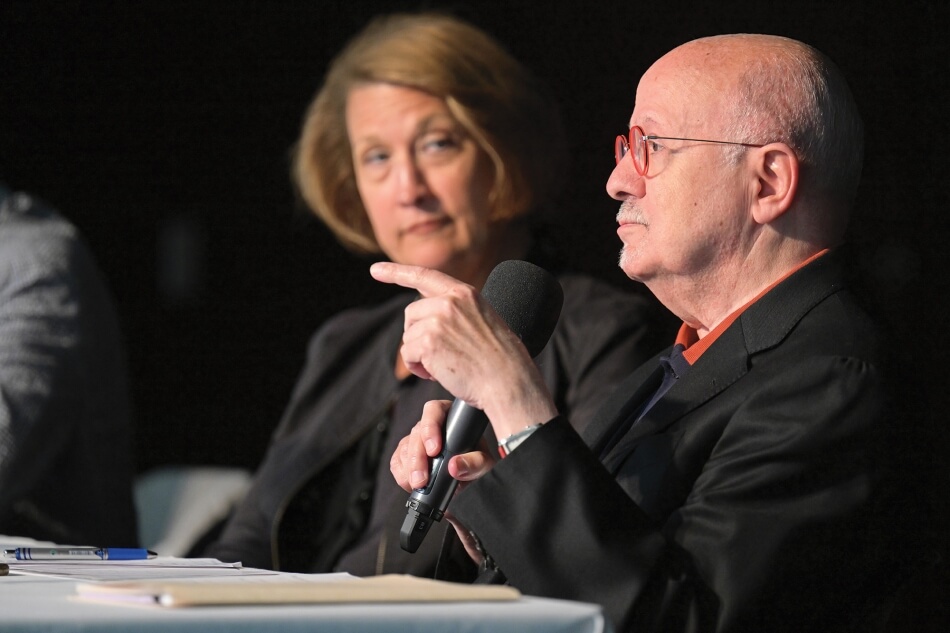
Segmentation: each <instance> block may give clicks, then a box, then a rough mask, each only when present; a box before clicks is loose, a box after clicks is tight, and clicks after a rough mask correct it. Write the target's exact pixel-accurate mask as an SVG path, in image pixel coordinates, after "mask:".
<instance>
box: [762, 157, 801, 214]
mask: <svg viewBox="0 0 950 633" xmlns="http://www.w3.org/2000/svg"><path fill="white" fill-rule="evenodd" d="M753 167H754V170H755V173H754V175H755V178H756V186H755V198H754V200H753V210H752V217H753V218H755V221H756V222H758V223H759V224H768V223H770V222H774V221H775V220H776V219H778V218H779V217H780V216H781V215H782V214H783V213H785V211H787V210H788V209H789V207H791V206H792V203H793V202H794V201H795V196H796V194H797V193H798V177H799V164H798V157H797V156H795V152H793V151H792V149H791V148H790V147H789V146H788V145H786V144H785V143H769V144H768V145H765V146H763V147H761V148H758V149H757V150H756V152H755V164H754V165H753Z"/></svg>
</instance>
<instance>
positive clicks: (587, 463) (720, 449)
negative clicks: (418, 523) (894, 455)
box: [450, 255, 889, 632]
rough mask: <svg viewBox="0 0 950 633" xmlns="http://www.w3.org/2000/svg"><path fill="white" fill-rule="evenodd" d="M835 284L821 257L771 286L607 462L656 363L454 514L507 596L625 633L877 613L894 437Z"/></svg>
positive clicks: (871, 344) (766, 625)
mask: <svg viewBox="0 0 950 633" xmlns="http://www.w3.org/2000/svg"><path fill="white" fill-rule="evenodd" d="M843 278H844V275H843V273H842V271H841V270H840V267H839V265H838V262H837V261H836V260H835V258H834V256H833V255H825V256H822V257H820V258H818V259H817V260H815V261H814V262H812V263H810V264H808V265H807V266H805V267H803V268H802V269H801V270H799V271H797V272H796V273H794V274H793V275H791V276H790V277H789V278H787V279H786V280H784V281H783V282H781V283H780V284H779V285H778V286H776V287H775V288H774V289H772V290H771V291H770V292H768V293H767V294H766V295H765V296H764V297H762V298H761V299H760V300H758V301H757V302H756V303H754V304H753V305H752V306H750V307H749V308H748V309H747V310H746V311H745V312H744V313H743V314H742V315H741V316H740V317H739V318H738V319H737V320H736V321H735V322H734V323H733V324H732V325H731V326H729V327H728V329H727V330H725V331H724V332H723V334H722V335H721V337H720V338H719V339H718V340H717V341H716V342H714V343H713V344H712V346H711V347H710V348H709V349H708V350H707V351H706V352H705V353H704V354H703V355H702V356H701V357H700V358H699V360H698V361H697V362H696V363H695V364H694V365H693V366H692V367H691V368H690V370H689V371H688V373H686V375H685V376H684V377H682V378H680V379H679V380H678V381H677V383H676V384H675V385H674V386H673V387H672V388H671V389H670V390H669V391H668V392H667V393H666V395H665V396H663V398H661V399H660V400H659V402H657V404H656V405H655V406H654V407H653V408H652V409H651V410H649V412H648V413H647V414H646V415H645V417H644V418H643V419H642V420H640V421H639V422H637V423H636V424H635V425H634V426H633V427H632V429H630V430H629V431H628V432H627V433H626V435H625V436H624V437H623V438H622V439H621V440H620V441H619V443H618V444H617V446H616V447H615V448H614V449H613V450H612V451H610V453H609V454H608V455H607V456H606V458H605V459H604V460H603V462H602V461H601V459H599V455H600V452H601V449H602V448H603V446H604V445H605V443H606V442H607V440H608V439H609V438H610V437H611V436H612V435H613V432H614V430H615V429H616V428H617V427H618V425H620V424H621V423H622V422H623V421H624V420H625V419H627V418H628V416H630V415H631V413H635V412H636V410H637V409H638V408H639V407H640V405H642V404H643V403H644V402H645V401H646V400H647V399H649V398H650V396H651V395H652V393H653V392H654V391H655V389H656V388H657V386H658V385H659V383H660V380H661V377H662V371H661V370H659V369H658V367H659V365H658V362H657V360H658V358H659V356H658V357H657V359H654V360H653V361H651V362H648V363H647V364H645V365H644V366H643V367H641V368H640V369H639V370H637V371H636V372H635V373H634V374H633V375H632V376H631V377H630V378H629V379H628V380H626V381H625V382H624V383H623V384H622V385H621V387H620V388H619V389H618V390H617V392H616V393H615V395H614V396H612V398H611V399H609V400H608V401H607V402H606V403H605V406H604V407H603V408H602V409H601V411H600V413H599V414H598V416H597V417H596V418H595V420H594V421H593V422H592V424H590V425H589V426H588V427H586V429H585V437H584V439H582V438H581V437H580V436H579V435H578V434H577V433H576V432H575V431H573V430H572V428H571V426H570V425H569V424H567V423H566V420H564V419H563V418H555V419H554V420H552V421H551V422H550V423H548V424H546V425H545V426H543V427H542V428H541V429H540V430H539V431H538V432H536V433H535V434H534V435H532V436H531V437H530V438H529V439H528V440H527V441H526V442H525V443H523V444H522V445H521V446H519V447H518V449H517V450H515V451H514V452H512V454H511V455H510V456H509V457H508V458H506V459H504V460H502V461H501V462H500V463H498V464H497V465H496V467H495V468H494V469H493V470H492V471H491V472H490V473H489V474H488V475H487V476H485V477H484V478H482V479H480V480H478V481H477V482H474V483H473V484H471V485H469V486H467V487H466V488H465V489H464V490H463V491H462V492H461V493H460V494H459V495H458V497H457V498H456V499H455V501H454V502H453V505H452V506H451V508H450V509H451V511H452V512H453V513H454V514H455V515H456V516H457V517H458V518H459V519H460V520H461V521H462V522H463V523H465V524H466V525H467V526H468V527H469V528H471V529H472V530H473V531H474V532H475V533H476V534H477V535H478V537H479V538H480V540H481V542H482V545H483V546H484V548H485V549H486V551H487V552H489V553H490V554H491V555H492V557H493V558H494V559H495V561H496V563H497V564H498V566H499V567H500V569H501V570H502V571H503V572H504V574H505V575H506V576H507V578H508V581H509V582H510V583H511V584H512V585H514V586H516V587H518V588H519V589H521V590H522V591H523V592H525V593H527V594H532V595H539V596H550V597H557V598H568V599H574V600H582V601H587V602H595V603H600V604H602V605H604V607H605V610H606V613H607V614H608V616H609V617H610V618H611V619H612V620H613V623H614V625H615V626H616V627H617V628H618V629H620V630H634V631H639V632H644V631H653V630H664V631H666V630H686V631H726V630H756V631H776V630H799V631H805V630H821V631H828V630H837V629H846V628H848V627H849V626H850V625H851V624H852V623H854V622H856V621H857V619H858V618H859V617H860V614H861V613H863V611H864V610H865V608H866V607H867V606H868V605H867V603H868V602H869V601H873V599H874V597H875V594H874V593H873V586H872V585H873V584H874V583H872V582H871V580H870V579H871V578H873V577H874V571H875V570H876V569H877V568H878V566H879V563H880V561H879V558H880V557H881V551H882V541H883V540H884V539H885V536H886V530H884V529H882V528H881V525H880V524H881V522H882V519H881V513H880V512H879V510H880V509H881V508H880V503H879V501H878V488H879V480H880V477H879V472H878V470H879V466H882V465H883V464H882V463H881V462H880V461H879V457H880V456H879V449H880V447H881V445H880V442H881V440H882V436H883V435H884V433H883V431H884V428H885V425H886V424H887V423H888V422H889V420H888V415H887V413H886V412H885V401H886V398H885V394H884V388H883V386H884V381H883V376H882V358H881V352H880V350H879V349H878V348H879V347H880V345H879V342H880V341H879V337H878V334H877V333H876V331H875V328H874V326H873V325H872V323H871V321H870V319H869V318H868V316H867V315H866V314H865V312H863V311H862V309H861V308H860V307H859V306H858V304H857V301H856V300H855V298H854V297H853V296H852V295H851V294H850V293H849V292H848V291H846V290H845V288H844V283H843ZM665 353H667V354H668V353H669V352H668V351H667V352H665ZM661 355H662V354H661ZM605 464H606V466H605Z"/></svg>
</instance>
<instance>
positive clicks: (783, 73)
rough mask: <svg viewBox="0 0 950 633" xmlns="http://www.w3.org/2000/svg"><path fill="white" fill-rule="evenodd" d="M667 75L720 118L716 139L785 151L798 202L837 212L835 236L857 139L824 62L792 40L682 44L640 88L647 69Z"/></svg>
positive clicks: (849, 103)
mask: <svg viewBox="0 0 950 633" xmlns="http://www.w3.org/2000/svg"><path fill="white" fill-rule="evenodd" d="M671 68H675V69H676V72H677V73H679V75H680V76H681V77H682V79H683V82H684V84H686V85H689V86H690V97H689V98H690V99H691V100H692V101H694V102H696V103H697V104H700V105H701V107H702V108H705V109H706V111H707V113H709V112H718V113H721V114H723V115H724V116H722V117H721V120H722V121H723V126H724V128H723V129H721V130H718V131H717V132H718V133H719V134H721V135H722V136H721V138H724V139H729V140H733V141H741V142H746V143H769V142H781V143H785V144H787V145H788V146H789V147H790V148H791V149H792V150H793V151H794V152H795V154H796V156H797V157H798V159H799V161H800V164H801V195H802V196H803V197H808V198H811V199H816V200H819V201H821V202H824V203H827V205H829V206H831V207H833V208H835V209H838V210H839V211H840V213H838V214H836V215H840V216H841V217H839V219H840V220H841V221H840V222H839V223H838V224H839V225H840V226H838V227H837V228H836V229H835V230H836V231H840V232H843V230H844V225H845V224H846V222H847V212H848V210H849V209H850V207H851V205H852V203H853V200H854V196H855V193H856V191H857V187H858V183H859V181H860V178H861V165H862V158H863V151H864V142H863V138H864V132H863V125H862V123H861V117H860V114H859V113H858V111H857V106H856V105H855V102H854V98H853V96H852V94H851V91H850V89H849V88H848V85H847V83H846V82H845V80H844V77H843V76H842V74H841V72H840V70H839V69H838V68H837V66H835V64H834V63H833V62H832V61H831V60H829V59H828V58H827V57H826V56H825V55H823V54H822V53H821V52H819V51H817V50H815V49H814V48H812V47H811V46H808V45H807V44H804V43H802V42H798V41H796V40H792V39H788V38H784V37H778V36H774V35H747V34H739V35H720V36H714V37H707V38H702V39H698V40H694V41H691V42H688V43H686V44H683V45H682V46H679V47H677V48H675V49H673V50H672V51H670V52H669V53H667V54H666V55H664V56H663V57H662V58H661V59H660V60H658V61H657V63H656V64H654V67H651V69H650V71H648V73H647V74H646V75H645V76H644V80H647V79H648V77H649V76H650V73H651V72H654V70H655V69H660V70H664V71H667V74H666V76H667V77H669V74H668V71H669V70H670V69H671ZM697 108H698V109H700V108H699V106H697ZM697 116H698V115H697ZM736 151H737V152H738V150H736Z"/></svg>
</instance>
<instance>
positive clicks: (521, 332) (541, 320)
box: [482, 259, 564, 358]
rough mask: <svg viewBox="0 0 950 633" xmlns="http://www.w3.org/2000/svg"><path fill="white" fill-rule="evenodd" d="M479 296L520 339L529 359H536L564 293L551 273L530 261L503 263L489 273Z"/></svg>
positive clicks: (553, 324) (551, 327) (550, 328)
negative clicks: (529, 356) (529, 355)
mask: <svg viewBox="0 0 950 633" xmlns="http://www.w3.org/2000/svg"><path fill="white" fill-rule="evenodd" d="M482 296H483V297H485V300H486V301H488V303H489V304H490V305H491V307H492V308H494V309H495V312H497V313H498V315H499V316H500V317H501V318H502V319H504V320H505V323H507V324H508V327H509V328H511V331H512V332H514V333H515V334H517V335H518V336H519V337H521V342H522V343H524V346H525V347H526V348H527V349H528V353H529V354H531V357H532V358H533V357H535V356H537V355H538V354H539V353H540V352H541V350H542V349H544V346H545V345H546V344H547V342H548V339H549V338H551V334H552V333H553V332H554V326H555V325H557V320H558V317H559V316H560V314H561V304H563V303H564V291H563V290H562V289H561V284H559V283H558V281H557V279H555V278H554V277H553V276H552V275H551V273H549V272H548V271H546V270H544V269H543V268H541V267H539V266H535V265H534V264H532V263H530V262H524V261H521V260H517V259H509V260H507V261H503V262H501V263H500V264H498V265H497V266H495V268H494V269H493V270H492V271H491V274H489V275H488V280H487V281H485V287H484V288H483V289H482Z"/></svg>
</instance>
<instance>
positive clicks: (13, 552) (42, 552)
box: [3, 547, 157, 561]
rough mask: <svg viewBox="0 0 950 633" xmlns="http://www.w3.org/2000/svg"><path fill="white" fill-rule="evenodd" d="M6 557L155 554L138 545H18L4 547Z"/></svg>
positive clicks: (51, 558) (49, 558) (87, 557)
mask: <svg viewBox="0 0 950 633" xmlns="http://www.w3.org/2000/svg"><path fill="white" fill-rule="evenodd" d="M3 555H4V557H6V558H16V559H17V560H47V561H56V560H74V561H75V560H85V561H93V560H146V559H149V558H155V557H156V556H157V554H156V553H155V552H152V551H149V550H147V549H141V548H138V547H18V548H16V549H5V550H3Z"/></svg>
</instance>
